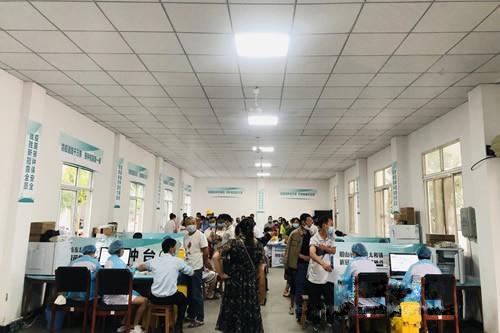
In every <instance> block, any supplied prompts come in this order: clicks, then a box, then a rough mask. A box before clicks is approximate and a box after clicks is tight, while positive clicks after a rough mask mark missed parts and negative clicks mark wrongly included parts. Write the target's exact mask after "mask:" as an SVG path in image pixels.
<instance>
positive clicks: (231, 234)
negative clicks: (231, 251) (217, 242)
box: [217, 214, 236, 245]
mask: <svg viewBox="0 0 500 333" xmlns="http://www.w3.org/2000/svg"><path fill="white" fill-rule="evenodd" d="M219 222H222V223H224V229H225V230H224V234H223V235H222V242H221V245H224V244H225V243H227V242H228V241H229V240H231V239H234V238H235V237H236V233H235V228H236V226H235V225H234V223H233V218H232V217H231V215H229V214H220V215H219V218H218V221H217V223H219Z"/></svg>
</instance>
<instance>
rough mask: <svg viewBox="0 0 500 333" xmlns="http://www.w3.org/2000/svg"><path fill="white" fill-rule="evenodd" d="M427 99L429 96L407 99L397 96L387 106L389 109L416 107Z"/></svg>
mask: <svg viewBox="0 0 500 333" xmlns="http://www.w3.org/2000/svg"><path fill="white" fill-rule="evenodd" d="M428 101H429V98H413V99H411V98H408V99H402V98H398V99H395V100H394V101H393V102H392V103H391V104H389V105H388V106H387V107H388V108H391V109H405V108H408V109H418V108H420V107H422V106H423V105H424V104H425V103H427V102H428Z"/></svg>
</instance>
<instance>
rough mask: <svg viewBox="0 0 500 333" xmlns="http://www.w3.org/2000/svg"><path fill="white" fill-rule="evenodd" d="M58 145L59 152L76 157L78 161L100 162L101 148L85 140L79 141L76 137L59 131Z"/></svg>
mask: <svg viewBox="0 0 500 333" xmlns="http://www.w3.org/2000/svg"><path fill="white" fill-rule="evenodd" d="M59 145H60V148H61V152H63V153H65V154H68V155H71V156H74V157H76V159H77V160H80V162H82V161H85V162H91V163H95V164H99V165H101V164H102V158H103V150H102V149H99V148H97V147H94V146H92V145H90V144H88V143H86V142H83V141H80V140H79V139H77V138H74V137H72V136H69V135H67V134H65V133H61V136H60V137H59Z"/></svg>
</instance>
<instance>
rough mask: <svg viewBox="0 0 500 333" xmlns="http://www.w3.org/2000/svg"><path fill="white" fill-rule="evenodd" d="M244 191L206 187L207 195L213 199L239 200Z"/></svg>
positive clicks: (237, 188) (238, 188) (231, 188)
mask: <svg viewBox="0 0 500 333" xmlns="http://www.w3.org/2000/svg"><path fill="white" fill-rule="evenodd" d="M243 192H244V189H243V188H242V187H207V193H208V195H209V196H211V197H215V198H241V196H242V195H243Z"/></svg>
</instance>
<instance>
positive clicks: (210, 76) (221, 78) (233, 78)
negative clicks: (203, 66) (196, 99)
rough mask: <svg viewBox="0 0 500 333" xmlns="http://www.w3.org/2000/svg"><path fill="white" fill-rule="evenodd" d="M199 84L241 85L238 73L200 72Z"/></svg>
mask: <svg viewBox="0 0 500 333" xmlns="http://www.w3.org/2000/svg"><path fill="white" fill-rule="evenodd" d="M198 77H199V79H200V82H201V84H203V85H204V86H219V87H234V86H238V87H239V86H241V81H240V76H239V75H238V74H218V73H200V74H198Z"/></svg>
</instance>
